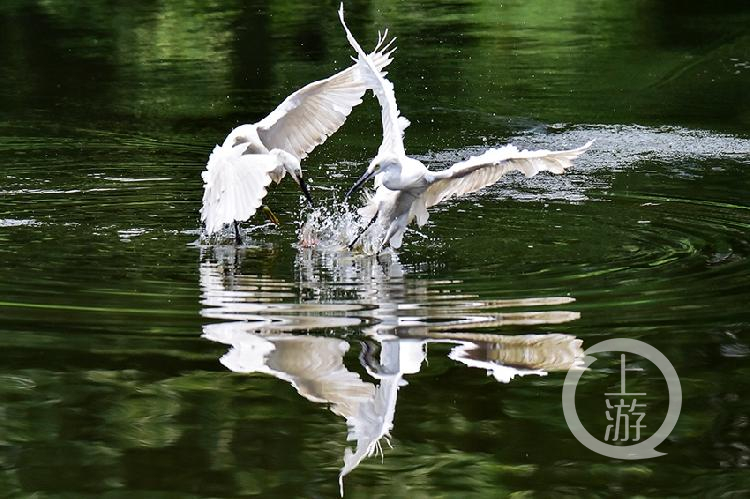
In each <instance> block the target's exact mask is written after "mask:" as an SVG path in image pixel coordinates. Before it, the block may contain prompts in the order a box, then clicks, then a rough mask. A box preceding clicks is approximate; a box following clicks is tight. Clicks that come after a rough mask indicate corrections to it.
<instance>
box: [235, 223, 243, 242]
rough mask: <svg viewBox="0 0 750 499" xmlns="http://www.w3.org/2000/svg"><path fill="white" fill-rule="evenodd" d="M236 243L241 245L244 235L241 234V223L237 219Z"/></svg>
mask: <svg viewBox="0 0 750 499" xmlns="http://www.w3.org/2000/svg"><path fill="white" fill-rule="evenodd" d="M234 243H235V244H236V245H237V246H239V245H241V244H242V236H240V224H239V222H237V220H235V221H234Z"/></svg>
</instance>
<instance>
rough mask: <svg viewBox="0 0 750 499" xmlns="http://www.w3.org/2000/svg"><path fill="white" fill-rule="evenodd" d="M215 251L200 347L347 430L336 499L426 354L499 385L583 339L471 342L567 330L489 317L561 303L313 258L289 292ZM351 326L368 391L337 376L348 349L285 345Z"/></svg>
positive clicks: (540, 370)
mask: <svg viewBox="0 0 750 499" xmlns="http://www.w3.org/2000/svg"><path fill="white" fill-rule="evenodd" d="M217 251H218V252H217ZM217 251H214V254H213V255H212V257H213V258H207V259H204V260H203V262H202V263H201V267H200V274H201V285H202V304H203V311H202V314H203V316H204V317H207V318H211V319H220V320H222V321H223V322H211V323H208V324H206V325H204V327H203V336H204V337H205V338H207V339H209V340H211V341H216V342H220V343H224V344H226V345H230V348H229V350H228V351H227V353H226V354H224V355H223V356H222V357H221V359H220V362H221V363H222V364H223V365H224V366H226V368H227V369H229V370H231V371H234V372H241V373H265V374H270V375H271V376H274V377H276V378H278V379H281V380H284V381H286V382H288V383H290V384H291V385H292V386H293V387H294V388H295V389H296V390H297V392H298V393H299V394H300V395H302V396H303V397H305V398H306V399H308V400H310V401H312V402H316V403H322V404H327V406H328V409H329V410H331V411H332V412H333V413H334V414H336V415H338V416H340V417H343V418H344V419H345V420H346V425H347V428H348V436H347V440H349V441H353V442H356V446H355V448H354V450H351V449H349V448H347V449H346V450H345V453H344V466H343V467H342V468H341V472H340V475H339V484H340V487H341V493H342V494H343V478H344V477H345V476H346V475H347V474H348V473H350V472H351V471H352V470H354V469H355V468H356V467H357V466H358V465H359V464H360V463H361V462H362V460H363V459H365V458H367V457H370V456H373V455H375V454H377V453H381V454H382V452H383V450H382V443H381V442H383V441H385V442H386V443H387V444H388V445H390V440H389V439H390V434H391V431H392V429H393V418H394V414H395V411H396V403H397V398H398V390H399V388H401V387H402V386H404V385H406V384H407V380H406V379H405V378H406V377H408V375H412V374H415V373H418V372H419V371H420V369H421V368H422V366H423V365H424V364H425V361H426V358H427V344H429V343H447V344H450V345H452V348H451V350H450V352H449V354H448V357H449V358H450V359H452V360H454V361H456V362H459V363H461V364H464V365H466V366H467V367H470V368H475V369H481V370H484V371H485V372H486V373H487V374H488V375H491V376H493V377H494V378H495V379H496V380H497V381H499V382H503V383H508V382H509V381H510V380H512V379H513V378H515V377H518V376H526V375H530V374H533V375H539V376H544V375H546V374H547V373H548V372H551V371H567V370H568V369H571V368H576V367H579V366H580V365H581V361H582V358H583V351H582V348H581V340H578V339H576V338H575V337H573V336H569V335H565V334H529V335H498V334H486V333H485V334H483V333H478V332H476V330H477V329H479V328H488V327H491V328H498V327H501V326H507V325H539V324H555V323H563V322H567V321H571V320H575V319H577V318H578V317H579V314H578V313H576V312H566V311H538V310H537V311H533V312H512V313H498V312H495V310H497V309H502V308H506V307H513V308H518V307H538V306H549V305H563V304H566V303H570V302H572V301H573V299H571V298H568V297H551V298H533V299H520V300H495V301H481V300H478V299H477V298H476V297H475V296H471V295H466V294H461V293H460V292H453V293H451V292H446V286H447V284H452V285H453V286H455V284H457V283H455V282H451V283H446V282H445V281H429V280H419V279H410V278H408V276H406V274H405V272H404V269H403V267H402V266H401V264H400V263H399V262H398V260H396V259H394V257H393V256H391V260H390V261H387V262H383V261H380V262H378V261H377V260H375V258H374V257H360V258H358V259H350V260H343V259H341V258H335V257H334V258H328V257H327V256H326V255H321V254H316V253H313V252H311V251H310V250H305V251H302V252H301V253H300V254H299V256H298V259H297V263H296V266H297V279H298V282H296V283H288V282H284V281H281V280H275V279H272V278H270V277H264V276H251V275H242V274H240V273H239V272H240V270H239V269H241V267H242V265H241V263H242V262H241V260H242V258H243V254H244V253H243V250H241V249H239V250H238V249H234V248H233V249H231V250H228V251H227V253H226V254H221V253H220V251H221V250H217ZM352 327H358V328H361V331H362V333H363V335H364V338H365V339H364V341H362V342H360V344H359V346H360V352H359V362H360V363H361V365H362V367H363V368H364V370H365V372H366V373H367V377H368V378H369V379H367V380H365V379H363V378H362V377H361V376H360V375H359V374H358V373H357V372H354V371H353V370H351V369H349V368H348V367H347V365H346V362H345V356H346V353H347V352H348V351H349V349H350V348H351V344H350V343H349V342H348V341H345V340H342V339H340V338H336V337H331V336H316V335H310V334H294V333H301V332H309V331H311V330H316V329H319V330H326V331H327V332H329V333H330V332H335V331H336V330H337V329H341V330H343V329H345V328H352Z"/></svg>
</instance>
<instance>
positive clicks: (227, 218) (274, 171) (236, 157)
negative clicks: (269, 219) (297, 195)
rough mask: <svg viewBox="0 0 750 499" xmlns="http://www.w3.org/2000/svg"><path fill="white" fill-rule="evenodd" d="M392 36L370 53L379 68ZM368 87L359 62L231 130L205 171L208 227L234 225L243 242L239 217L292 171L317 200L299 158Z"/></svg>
mask: <svg viewBox="0 0 750 499" xmlns="http://www.w3.org/2000/svg"><path fill="white" fill-rule="evenodd" d="M387 35H388V33H387V32H385V33H383V34H382V35H380V36H379V39H378V43H377V45H376V47H375V50H374V51H373V52H372V53H371V54H369V56H368V57H369V59H368V61H369V62H370V64H372V65H373V67H375V68H377V71H380V70H382V69H383V68H384V67H385V66H387V65H388V64H390V62H391V60H392V55H393V51H394V50H395V48H393V49H391V48H390V46H391V44H392V42H393V40H391V41H390V42H388V43H386V37H387ZM366 91H367V86H366V84H365V82H364V81H363V80H362V78H361V71H360V70H359V69H358V67H357V65H356V64H355V65H353V66H351V67H349V68H347V69H345V70H343V71H341V72H340V73H337V74H335V75H333V76H331V77H329V78H327V79H325V80H320V81H316V82H313V83H310V84H309V85H307V86H305V87H303V88H301V89H300V90H297V91H296V92H294V93H293V94H292V95H290V96H289V97H287V98H286V100H284V102H282V103H281V104H280V105H279V106H278V107H277V108H276V109H275V110H274V111H273V112H272V113H271V114H269V115H268V116H267V117H265V118H264V119H262V120H261V121H259V122H257V123H255V124H252V125H240V126H238V127H237V128H235V129H234V130H232V132H231V133H230V134H229V135H228V136H227V138H226V139H225V140H224V143H223V144H222V145H221V146H218V145H217V146H216V147H214V150H213V152H212V153H211V155H210V156H209V158H208V164H207V165H206V170H205V171H204V172H203V174H202V177H203V183H204V191H203V206H202V208H201V210H200V213H201V222H203V223H204V224H205V227H206V232H207V233H208V234H209V235H210V234H213V233H214V232H217V231H219V230H221V229H222V228H223V227H224V226H225V225H227V224H234V233H235V240H236V242H237V244H241V242H242V240H241V238H240V232H239V227H238V224H239V222H242V221H245V220H247V219H249V218H250V217H251V216H253V214H254V213H255V211H256V210H257V209H258V208H259V207H260V206H261V204H262V200H263V198H264V197H265V195H266V193H267V191H266V188H267V187H268V185H269V184H270V183H271V181H272V180H273V181H274V182H276V183H277V184H278V183H279V182H280V181H281V179H282V178H284V176H285V175H286V174H287V173H289V175H290V176H291V177H292V180H294V181H295V182H296V183H297V184H298V185H299V187H300V189H301V190H302V193H303V194H304V195H305V197H306V198H307V200H308V201H309V202H310V204H312V198H311V197H310V191H309V190H308V188H307V184H306V183H305V180H304V177H303V176H302V169H301V167H300V161H301V160H302V159H304V158H305V157H306V156H307V155H308V154H309V153H310V152H311V151H312V150H313V149H314V148H315V147H316V146H318V145H320V144H322V143H323V142H324V141H325V140H326V139H327V138H328V136H329V135H331V134H332V133H334V132H335V131H336V130H338V129H339V127H341V125H343V124H344V121H345V120H346V117H347V116H348V115H349V113H351V111H352V108H353V107H354V106H356V105H358V104H360V103H361V102H362V96H363V95H364V94H365V92H366ZM264 208H265V207H264ZM266 210H267V209H266ZM267 212H270V210H267ZM274 218H275V217H274Z"/></svg>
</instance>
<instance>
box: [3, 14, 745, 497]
mask: <svg viewBox="0 0 750 499" xmlns="http://www.w3.org/2000/svg"><path fill="white" fill-rule="evenodd" d="M120 3H121V4H122V5H119V4H120ZM120 3H118V2H86V4H88V5H85V6H84V5H83V4H80V2H74V1H71V0H44V1H42V0H39V1H32V0H28V1H24V0H5V1H3V2H2V4H0V153H1V154H2V168H1V169H0V496H3V497H5V496H7V497H87V496H89V497H100V496H106V497H238V496H253V495H258V496H265V497H280V496H282V497H336V496H337V495H338V494H339V484H338V475H339V472H340V470H341V468H342V466H344V456H345V449H346V448H347V447H352V448H353V447H354V446H355V445H356V443H357V442H354V441H347V421H348V422H349V423H350V425H352V428H354V430H357V431H361V432H363V433H362V434H361V435H360V436H362V435H364V434H365V433H367V431H370V432H371V433H372V432H374V436H375V437H377V436H379V435H378V432H377V431H375V430H373V428H376V427H378V426H379V427H380V428H381V429H384V428H385V429H387V427H389V426H390V425H391V424H392V429H391V430H390V435H391V437H390V444H391V446H392V447H389V445H388V443H387V442H386V441H385V440H382V441H381V444H382V447H383V456H382V458H381V456H380V455H379V453H378V455H376V456H371V457H369V458H365V459H363V460H362V462H361V463H360V464H359V466H358V467H356V469H353V470H351V471H350V472H349V473H348V475H347V476H346V478H345V479H344V487H345V494H346V497H504V496H510V495H513V497H536V496H540V497H558V496H570V497H578V496H588V497H590V496H634V495H641V496H695V497H698V496H700V497H707V496H714V497H719V496H720V497H740V496H746V495H747V494H749V493H750V479H749V478H748V476H749V475H748V472H747V467H748V465H750V433H749V431H750V430H749V428H750V420H749V418H750V414H749V412H750V403H749V402H748V395H749V394H750V382H749V381H748V380H749V379H750V363H749V362H748V357H749V356H750V312H749V310H748V304H750V203H749V202H748V199H749V198H748V192H749V190H750V172H749V171H748V168H750V92H748V89H750V28H748V26H750V8H748V7H746V2H742V1H724V2H718V3H716V5H714V4H713V3H711V2H693V1H690V2H668V1H657V0H643V1H638V2H616V1H614V0H603V1H594V2H592V1H586V2H582V1H575V0H561V1H557V2H541V1H517V0H511V1H503V2H496V1H475V0H469V1H464V2H447V1H445V2H443V1H430V2H409V3H400V2H379V3H377V4H375V3H373V4H369V3H368V2H355V3H352V4H351V5H347V9H348V19H349V24H350V26H351V28H352V29H353V31H354V32H355V34H356V35H357V36H358V38H359V39H360V40H361V41H362V42H364V43H365V44H366V45H367V46H370V45H371V43H372V42H373V40H374V39H375V37H376V31H377V29H378V28H382V27H384V26H389V27H390V29H391V31H392V33H393V34H394V35H396V36H398V38H399V40H398V45H399V50H398V52H397V54H396V59H395V61H394V63H393V64H392V66H391V68H390V77H391V79H392V80H393V81H394V84H395V87H396V93H397V97H398V98H399V104H400V107H401V109H402V112H403V114H404V115H405V116H407V117H408V118H409V119H410V120H411V121H412V125H411V127H410V128H409V129H408V130H407V133H406V146H407V150H408V151H409V152H411V153H412V154H414V155H415V156H416V157H418V158H420V159H422V160H424V161H426V162H428V163H429V164H431V165H433V166H435V167H443V166H447V165H449V164H451V162H453V161H455V160H457V159H463V158H465V157H467V156H468V155H470V154H475V153H477V152H479V151H481V150H482V149H483V148H486V147H489V146H495V145H501V144H504V143H506V142H508V141H513V142H514V143H516V144H518V145H523V146H526V147H548V148H565V147H573V146H577V145H580V144H582V143H583V142H585V141H586V140H589V139H592V138H595V139H597V142H596V143H595V145H594V147H593V148H592V149H591V151H590V152H589V153H587V154H586V155H585V156H583V157H581V158H580V161H578V162H577V164H576V166H575V168H574V169H573V170H572V171H571V172H570V173H568V174H566V175H565V176H562V177H557V176H556V177H551V176H541V175H540V176H538V177H535V178H533V179H523V178H521V177H515V176H513V177H507V178H504V179H502V180H501V182H499V183H498V184H497V185H495V186H493V187H491V188H489V189H486V190H485V191H482V192H480V193H478V194H475V195H472V196H470V197H468V198H465V199H462V200H460V201H452V202H449V203H446V204H444V205H441V206H439V207H437V208H438V209H436V210H435V211H434V212H433V215H432V217H431V219H430V223H429V225H428V226H426V227H424V228H422V229H420V230H419V231H412V232H409V233H407V236H406V239H405V244H404V246H403V247H402V249H401V250H400V251H399V252H398V255H397V256H391V257H390V258H389V259H387V260H386V261H381V262H379V261H377V260H374V259H372V258H366V257H351V256H350V255H347V254H345V253H330V252H328V253H327V252H322V251H318V250H310V249H305V250H301V249H298V247H297V245H296V242H297V229H298V227H299V223H300V221H301V220H303V219H304V217H305V216H306V214H304V213H303V214H300V213H299V210H300V206H301V205H300V203H299V196H298V193H297V192H296V191H295V190H294V189H293V187H292V185H290V184H291V183H284V184H282V185H281V186H279V188H278V189H276V190H275V191H274V192H272V194H271V195H270V197H269V198H268V201H269V204H271V206H272V207H273V208H274V210H275V211H277V212H278V214H279V215H280V217H281V218H282V221H283V222H284V224H283V225H282V227H280V228H277V229H272V228H268V227H265V228H261V229H257V230H253V231H252V232H251V233H250V234H249V237H248V244H246V245H245V246H243V247H240V248H233V247H229V246H220V247H208V246H201V244H199V243H196V240H198V236H199V222H198V208H199V204H200V199H201V194H202V185H201V180H200V172H201V170H202V169H203V167H204V165H205V162H206V159H207V157H208V154H209V152H210V150H211V149H212V147H213V145H214V144H216V143H220V142H221V141H223V139H224V136H225V135H226V134H227V133H228V132H229V130H230V129H231V128H232V127H233V126H236V125H237V124H240V123H245V122H253V121H256V120H257V119H259V118H261V117H263V116H264V115H265V114H267V113H268V112H269V111H270V110H271V109H273V107H274V106H275V105H276V104H277V103H278V102H280V101H281V100H282V99H283V98H284V97H285V96H286V95H288V94H289V93H290V92H291V91H293V90H295V89H296V88H298V87H299V86H301V85H303V84H305V83H307V82H309V81H312V80H317V79H320V78H323V77H326V76H328V75H330V74H331V73H332V72H334V71H335V70H338V69H340V68H343V67H344V65H346V64H348V60H349V59H348V58H349V54H350V51H349V50H348V47H347V45H346V41H345V39H344V37H343V33H342V30H341V29H340V27H339V25H338V20H337V18H336V14H335V11H336V8H337V4H336V3H335V2H325V4H324V5H320V6H313V5H309V4H308V3H307V2H298V3H294V2H273V3H269V4H266V3H264V2H256V1H249V2H228V1H219V0H213V1H207V2H179V1H173V0H167V1H163V2H155V1H143V2H132V3H122V2H120ZM79 4H80V5H79ZM379 140H380V123H379V117H378V108H377V106H376V104H375V102H374V100H373V99H371V98H368V99H367V101H366V103H365V104H364V105H362V106H359V107H358V108H356V109H355V110H354V112H353V114H352V116H351V117H350V119H349V120H348V121H347V123H346V125H345V126H344V127H343V128H342V129H341V130H340V131H339V132H338V133H337V134H336V135H335V136H333V137H332V138H331V139H330V140H329V141H327V142H326V143H325V144H324V145H323V146H321V147H319V148H318V149H317V150H316V151H315V152H314V153H313V154H312V155H311V156H310V158H309V159H308V160H307V161H306V164H305V167H306V169H307V172H308V175H309V177H310V178H312V179H314V183H313V184H312V188H313V195H314V196H315V197H316V198H317V199H319V200H320V201H322V202H325V200H326V199H332V198H333V196H334V195H335V193H336V192H340V191H342V190H343V189H344V188H345V187H346V186H348V185H349V184H350V183H351V182H352V181H353V180H354V179H355V178H356V177H357V176H358V175H359V173H360V172H361V170H362V168H363V167H364V165H365V164H366V162H367V161H368V160H369V159H370V158H371V157H372V156H373V155H374V154H375V152H376V150H377V146H378V145H379ZM261 222H262V221H261V220H257V223H258V224H260V223H261ZM250 225H251V224H248V227H250ZM611 338H635V339H640V340H643V341H646V342H648V343H649V344H651V345H653V346H655V347H656V348H658V349H659V350H660V351H661V352H663V353H664V354H665V355H666V356H667V357H668V358H669V359H670V361H671V362H672V364H673V365H674V367H675V369H676V371H677V373H678V375H679V377H680V380H681V384H682V390H683V405H682V413H681V416H680V419H679V421H678V423H677V426H676V428H675V429H674V431H673V432H672V434H671V435H670V436H669V438H668V439H667V440H666V441H665V442H664V443H662V444H661V445H660V446H659V447H658V450H660V451H661V452H665V453H666V455H665V456H662V457H660V458H657V459H651V460H644V461H620V460H615V459H610V458H606V457H602V456H600V455H598V454H595V453H593V452H592V451H590V450H588V449H587V448H585V447H584V446H583V445H581V444H580V443H579V442H578V441H577V440H576V439H575V438H574V437H573V435H572V434H571V432H570V430H569V429H568V427H567V426H566V424H565V420H564V418H563V413H562V406H561V392H562V385H563V381H564V379H565V374H566V373H565V369H567V366H569V365H570V363H571V362H572V359H573V358H574V356H575V355H576V354H577V353H580V350H581V349H585V348H588V347H589V346H591V345H593V344H596V343H598V342H600V341H602V340H606V339H611ZM425 352H426V353H425ZM423 357H424V358H423ZM633 363H634V364H637V365H638V366H639V367H641V368H642V369H643V371H641V372H634V373H631V376H632V378H630V379H629V383H631V384H632V385H629V386H634V387H637V388H638V389H639V391H641V392H646V393H648V398H647V399H646V401H647V402H648V404H649V406H648V410H647V418H646V424H647V425H653V426H650V427H649V428H650V430H649V429H648V428H647V430H646V433H648V431H653V429H655V427H656V426H658V424H660V421H661V420H662V419H663V417H664V414H665V410H666V404H667V402H666V386H665V382H664V379H663V377H662V376H661V373H660V372H659V371H658V369H656V368H655V367H654V366H653V365H652V364H650V363H649V362H647V361H643V362H638V360H637V359H633ZM488 368H492V369H494V371H493V372H494V374H495V375H494V376H488V375H487V373H488ZM619 370H620V361H619V354H617V353H612V354H610V355H604V356H601V357H599V360H598V361H597V362H596V363H595V364H594V365H592V370H591V371H589V372H587V374H585V375H584V376H583V377H582V380H581V383H579V385H578V389H577V399H576V401H577V407H578V413H579V415H580V417H581V420H582V421H583V422H584V424H585V425H586V426H587V428H589V429H590V431H591V432H592V433H595V434H597V435H599V438H600V439H601V438H602V435H603V432H604V428H605V426H606V424H607V423H606V419H605V396H604V393H605V392H611V391H613V390H612V388H617V387H618V382H619ZM250 371H253V372H250ZM544 373H546V375H542V374H544ZM514 374H515V375H516V376H515V377H513V379H509V378H511V377H512V376H513V375H514ZM363 411H364V412H363ZM368 411H369V412H368ZM365 413H366V414H369V421H370V423H371V424H369V426H368V424H365V423H364V422H363V421H366V420H367V418H365V417H363V416H362V414H365ZM358 415H359V416H358ZM366 430H367V431H366ZM371 436H372V435H371ZM365 437H366V435H365V436H363V438H364V439H365V440H366V438H365Z"/></svg>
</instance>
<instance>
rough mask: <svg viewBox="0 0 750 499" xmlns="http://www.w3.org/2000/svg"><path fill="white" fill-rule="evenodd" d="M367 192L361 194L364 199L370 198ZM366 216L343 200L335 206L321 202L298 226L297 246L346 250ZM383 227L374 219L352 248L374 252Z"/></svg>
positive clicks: (382, 234) (322, 250)
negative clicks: (321, 204)
mask: <svg viewBox="0 0 750 499" xmlns="http://www.w3.org/2000/svg"><path fill="white" fill-rule="evenodd" d="M369 199H370V195H369V194H368V193H366V194H365V195H363V203H362V205H364V204H367V203H368V202H369ZM367 222H368V221H367V220H364V219H363V217H362V216H361V215H360V214H359V213H358V212H357V211H356V210H355V209H353V208H352V207H351V206H349V205H348V204H346V203H343V204H341V205H337V206H333V207H330V206H321V207H318V208H316V209H315V210H313V211H312V212H311V213H310V214H309V215H308V216H307V219H305V221H304V222H303V223H302V225H301V226H300V229H299V246H300V247H301V248H315V249H316V250H318V251H321V252H325V253H338V252H342V251H347V250H348V248H349V245H350V244H351V243H352V241H354V240H355V238H357V236H358V235H359V233H360V231H361V230H362V229H363V228H365V227H366V226H367ZM384 232H385V227H383V225H382V224H379V223H375V224H373V225H372V226H370V228H368V229H367V230H366V231H365V232H364V233H363V234H362V235H361V236H360V237H359V238H358V239H357V243H356V245H355V247H354V249H356V250H358V251H363V252H364V253H366V254H373V253H375V252H376V251H377V250H378V249H379V246H380V242H381V241H382V238H383V236H384Z"/></svg>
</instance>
